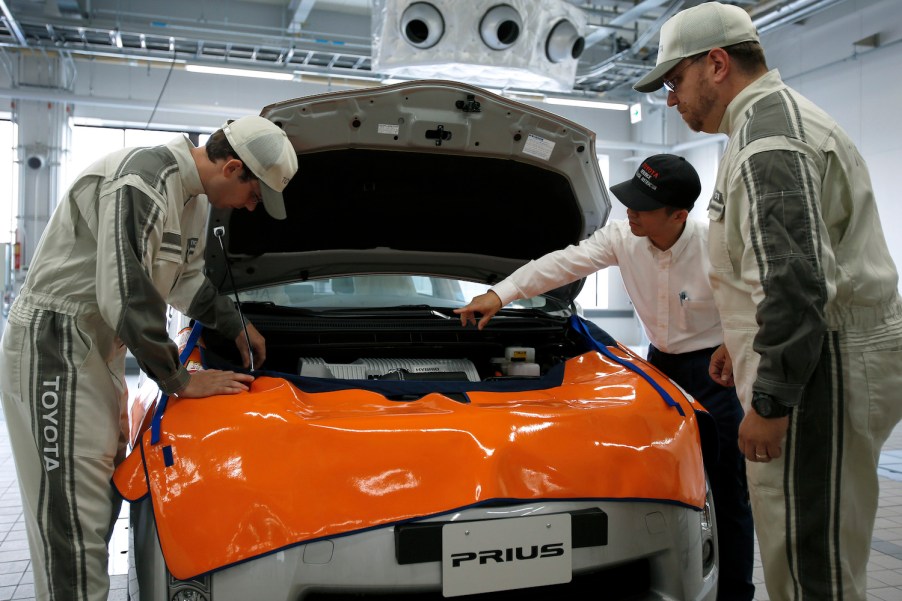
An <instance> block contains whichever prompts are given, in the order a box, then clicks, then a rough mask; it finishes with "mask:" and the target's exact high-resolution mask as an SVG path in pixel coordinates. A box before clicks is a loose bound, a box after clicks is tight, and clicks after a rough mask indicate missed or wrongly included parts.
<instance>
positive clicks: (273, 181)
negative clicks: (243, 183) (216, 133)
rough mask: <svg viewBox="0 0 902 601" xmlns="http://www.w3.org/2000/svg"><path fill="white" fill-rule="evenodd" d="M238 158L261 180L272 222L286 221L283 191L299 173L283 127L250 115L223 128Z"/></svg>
mask: <svg viewBox="0 0 902 601" xmlns="http://www.w3.org/2000/svg"><path fill="white" fill-rule="evenodd" d="M222 131H223V133H224V134H225V137H226V139H227V140H228V141H229V144H231V145H232V148H233V149H234V150H235V154H237V155H238V158H239V159H241V161H242V162H243V163H244V164H245V165H247V168H248V169H250V170H251V173H253V174H254V175H256V176H257V179H259V180H260V194H261V196H262V197H263V206H264V207H266V212H267V213H269V216H270V217H272V218H273V219H285V217H286V213H285V200H284V199H283V198H282V191H283V190H284V189H285V186H287V185H288V182H290V181H291V178H292V177H294V174H295V173H296V172H297V170H298V156H297V153H296V152H295V150H294V147H293V146H292V145H291V142H290V141H289V140H288V134H286V133H285V132H284V131H283V130H282V128H281V127H279V126H278V125H276V124H275V123H273V122H272V121H270V120H269V119H265V118H263V117H259V116H256V115H251V116H248V117H242V118H240V119H236V120H235V121H232V122H231V123H227V124H225V125H223V126H222Z"/></svg>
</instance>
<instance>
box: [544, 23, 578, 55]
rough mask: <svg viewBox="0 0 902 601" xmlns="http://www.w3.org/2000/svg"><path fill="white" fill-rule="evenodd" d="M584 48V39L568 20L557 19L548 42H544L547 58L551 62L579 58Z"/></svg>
mask: <svg viewBox="0 0 902 601" xmlns="http://www.w3.org/2000/svg"><path fill="white" fill-rule="evenodd" d="M585 49H586V40H585V39H584V38H583V36H581V35H579V32H578V31H576V27H574V26H573V23H571V22H570V21H566V20H565V21H559V22H558V23H557V25H555V26H554V27H553V28H552V29H551V33H550V34H549V35H548V42H547V43H546V44H545V53H546V54H547V56H548V60H550V61H551V62H553V63H559V62H561V61H565V60H569V59H573V60H579V57H580V56H582V53H583V50H585Z"/></svg>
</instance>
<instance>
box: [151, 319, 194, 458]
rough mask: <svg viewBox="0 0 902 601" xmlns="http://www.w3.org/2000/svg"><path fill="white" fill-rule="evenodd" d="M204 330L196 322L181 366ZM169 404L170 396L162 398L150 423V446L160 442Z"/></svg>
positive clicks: (184, 351)
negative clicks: (165, 413) (161, 428)
mask: <svg viewBox="0 0 902 601" xmlns="http://www.w3.org/2000/svg"><path fill="white" fill-rule="evenodd" d="M203 329H204V326H203V324H201V323H200V322H199V321H195V322H194V326H193V327H192V328H191V333H190V334H189V335H188V341H187V342H185V348H183V349H182V352H181V354H179V364H181V365H184V364H185V363H186V362H187V361H188V357H190V356H191V351H193V350H194V347H195V346H196V345H197V339H198V338H200V332H201V330H203ZM168 403H169V395H168V394H163V395H162V396H160V401H159V402H158V403H157V408H156V410H155V411H154V413H153V420H151V422H150V444H152V445H154V444H157V443H158V442H160V422H161V421H162V420H163V412H164V411H166V405H167V404H168Z"/></svg>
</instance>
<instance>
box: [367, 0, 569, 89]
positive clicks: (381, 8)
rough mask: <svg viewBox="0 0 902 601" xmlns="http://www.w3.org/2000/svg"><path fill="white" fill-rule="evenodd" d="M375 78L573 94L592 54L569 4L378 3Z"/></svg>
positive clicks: (491, 0) (493, 0)
mask: <svg viewBox="0 0 902 601" xmlns="http://www.w3.org/2000/svg"><path fill="white" fill-rule="evenodd" d="M372 28H373V71H375V72H379V73H384V74H385V75H386V76H389V77H396V78H400V79H437V78H438V79H453V80H457V81H462V82H466V83H471V84H475V85H480V86H484V87H490V88H496V89H527V90H549V91H570V90H571V89H572V88H573V83H574V79H575V77H576V66H577V62H578V59H579V57H580V55H581V54H582V52H583V49H584V47H585V40H584V38H583V34H582V32H584V31H585V29H586V17H585V14H584V12H583V11H581V10H580V9H579V8H577V7H576V6H574V5H573V4H571V3H570V2H568V1H567V0H543V1H542V2H535V1H534V0H507V1H506V2H504V3H499V2H498V0H470V1H468V2H467V3H466V10H461V2H460V0H429V1H428V2H426V1H413V0H373V19H372Z"/></svg>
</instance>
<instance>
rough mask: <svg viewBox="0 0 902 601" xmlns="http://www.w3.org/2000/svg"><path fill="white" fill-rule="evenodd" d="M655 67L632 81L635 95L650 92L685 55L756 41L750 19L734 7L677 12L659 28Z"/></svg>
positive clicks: (712, 5) (716, 5)
mask: <svg viewBox="0 0 902 601" xmlns="http://www.w3.org/2000/svg"><path fill="white" fill-rule="evenodd" d="M660 40H661V42H660V45H659V46H658V61H657V63H656V65H655V68H654V69H652V70H651V72H649V73H648V75H646V76H645V77H643V78H642V79H640V80H639V81H637V82H636V84H635V85H634V86H633V89H634V90H636V91H637V92H654V91H655V90H659V89H661V86H663V85H664V82H663V79H664V76H665V75H666V74H667V73H668V72H669V71H670V70H671V69H673V68H674V67H675V66H676V65H677V63H679V62H680V61H681V60H683V59H684V58H686V57H688V56H694V55H696V54H701V53H702V52H707V51H708V50H711V49H712V48H725V47H727V46H732V45H733V44H739V43H740V42H760V41H761V40H760V39H759V38H758V30H757V29H755V25H754V24H753V23H752V18H751V17H750V16H749V14H748V13H747V12H745V10H743V9H741V8H739V7H738V6H732V5H729V4H721V3H720V2H705V3H704V4H699V5H698V6H693V7H692V8H687V9H686V10H681V11H680V12H678V13H677V14H675V15H674V16H672V17H671V18H670V19H668V20H667V22H666V23H664V25H663V27H661V36H660Z"/></svg>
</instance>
